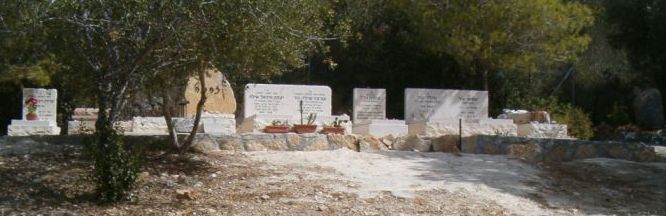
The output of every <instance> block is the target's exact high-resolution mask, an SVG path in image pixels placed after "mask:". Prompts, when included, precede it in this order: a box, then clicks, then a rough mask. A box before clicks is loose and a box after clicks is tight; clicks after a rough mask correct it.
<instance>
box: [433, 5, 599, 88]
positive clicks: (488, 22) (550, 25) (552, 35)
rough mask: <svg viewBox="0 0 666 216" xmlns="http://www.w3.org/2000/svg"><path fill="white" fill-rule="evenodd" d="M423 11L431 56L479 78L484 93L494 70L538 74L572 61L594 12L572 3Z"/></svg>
mask: <svg viewBox="0 0 666 216" xmlns="http://www.w3.org/2000/svg"><path fill="white" fill-rule="evenodd" d="M423 7H425V13H424V15H423V16H422V18H423V19H425V20H426V21H424V22H423V24H424V25H426V26H423V27H421V29H422V30H424V31H423V33H424V34H423V35H424V37H425V38H426V39H425V41H428V42H431V48H432V51H434V52H443V53H447V54H448V55H450V56H452V57H453V58H454V59H455V60H456V62H458V63H459V64H460V65H461V67H463V68H465V69H466V71H468V72H470V73H472V74H474V75H477V76H480V77H481V80H482V83H483V85H482V89H485V90H488V89H489V86H488V72H489V71H491V70H493V71H496V70H503V71H510V72H534V71H536V70H538V69H539V68H543V67H551V66H553V65H556V64H563V63H569V62H572V61H574V60H575V59H576V57H577V55H578V54H580V53H581V52H583V51H585V49H586V48H587V44H588V43H589V40H590V39H589V37H588V36H586V35H585V34H583V33H584V32H583V30H584V29H585V28H587V27H589V26H591V24H592V23H593V16H592V11H591V10H590V9H589V8H588V7H587V6H585V5H582V4H580V3H577V2H574V1H561V0H488V1H466V0H449V1H433V2H432V3H428V4H427V5H425V6H423Z"/></svg>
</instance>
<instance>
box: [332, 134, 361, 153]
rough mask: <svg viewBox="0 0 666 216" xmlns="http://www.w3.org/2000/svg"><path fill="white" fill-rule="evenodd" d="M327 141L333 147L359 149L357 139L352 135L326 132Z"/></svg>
mask: <svg viewBox="0 0 666 216" xmlns="http://www.w3.org/2000/svg"><path fill="white" fill-rule="evenodd" d="M327 136H328V143H329V145H330V146H331V147H332V148H333V149H340V148H348V149H351V150H354V151H359V146H358V145H357V144H358V141H357V138H356V136H354V135H349V134H348V135H340V134H328V135H327Z"/></svg>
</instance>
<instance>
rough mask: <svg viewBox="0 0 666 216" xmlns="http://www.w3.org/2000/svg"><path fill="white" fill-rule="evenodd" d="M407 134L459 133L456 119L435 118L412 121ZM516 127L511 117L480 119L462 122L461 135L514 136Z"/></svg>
mask: <svg viewBox="0 0 666 216" xmlns="http://www.w3.org/2000/svg"><path fill="white" fill-rule="evenodd" d="M407 125H408V128H409V135H421V136H428V137H435V136H444V135H458V134H459V133H460V129H459V122H458V120H437V121H428V122H414V123H409V124H407ZM517 134H518V128H517V126H516V124H514V123H513V120H511V119H481V120H478V121H475V122H473V123H468V122H464V121H463V124H462V135H463V136H472V135H500V136H516V135H517Z"/></svg>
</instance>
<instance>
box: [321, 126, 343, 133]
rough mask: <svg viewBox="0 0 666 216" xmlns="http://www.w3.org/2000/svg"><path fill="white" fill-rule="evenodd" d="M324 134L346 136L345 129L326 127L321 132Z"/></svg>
mask: <svg viewBox="0 0 666 216" xmlns="http://www.w3.org/2000/svg"><path fill="white" fill-rule="evenodd" d="M321 133H323V134H345V128H343V127H324V128H323V129H322V130H321Z"/></svg>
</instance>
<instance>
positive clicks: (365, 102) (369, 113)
mask: <svg viewBox="0 0 666 216" xmlns="http://www.w3.org/2000/svg"><path fill="white" fill-rule="evenodd" d="M352 117H353V119H354V121H358V120H369V119H386V89H368V88H354V114H353V115H352Z"/></svg>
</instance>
